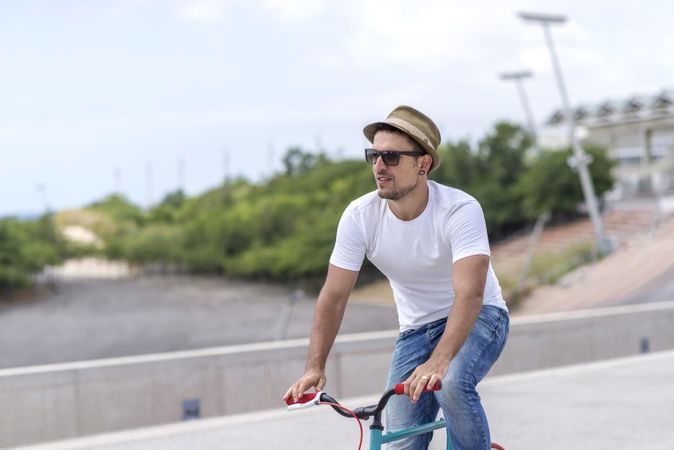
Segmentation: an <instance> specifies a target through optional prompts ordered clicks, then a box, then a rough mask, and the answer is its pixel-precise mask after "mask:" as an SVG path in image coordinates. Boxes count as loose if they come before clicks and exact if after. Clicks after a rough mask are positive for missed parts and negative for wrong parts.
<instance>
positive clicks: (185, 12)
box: [175, 0, 233, 24]
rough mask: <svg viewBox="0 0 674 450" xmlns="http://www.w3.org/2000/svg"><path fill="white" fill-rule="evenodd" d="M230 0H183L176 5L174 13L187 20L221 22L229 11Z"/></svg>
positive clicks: (210, 22) (208, 22)
mask: <svg viewBox="0 0 674 450" xmlns="http://www.w3.org/2000/svg"><path fill="white" fill-rule="evenodd" d="M232 4H233V2H232V1H230V0H183V1H179V2H178V3H177V5H176V9H175V13H176V15H177V16H178V17H179V18H181V19H183V20H186V21H189V22H198V23H206V24H213V23H222V22H224V21H225V20H226V19H227V17H228V14H229V12H230V9H231V6H232Z"/></svg>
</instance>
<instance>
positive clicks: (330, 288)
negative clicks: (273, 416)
mask: <svg viewBox="0 0 674 450" xmlns="http://www.w3.org/2000/svg"><path fill="white" fill-rule="evenodd" d="M363 132H364V134H365V136H366V137H367V139H368V140H369V141H370V142H371V143H372V148H371V149H366V150H365V158H366V160H367V161H368V162H370V163H371V164H372V168H373V173H374V177H375V182H376V185H377V190H376V191H373V192H371V193H369V194H366V195H364V196H362V197H360V198H358V199H356V200H354V201H353V202H352V203H351V204H350V205H349V206H348V207H347V208H346V210H345V211H344V213H343V215H342V218H341V220H340V222H339V226H338V229H337V237H336V242H335V247H334V250H333V252H332V256H331V257H330V264H329V267H328V274H327V277H326V280H325V284H324V285H323V288H322V290H321V292H320V294H319V297H318V301H317V304H316V311H315V315H314V321H313V325H312V329H311V338H310V344H309V351H308V355H307V363H306V371H305V373H304V375H303V376H302V377H301V378H300V379H299V380H297V381H296V382H295V383H294V384H293V385H292V386H291V387H290V388H289V389H288V391H287V392H286V393H285V396H284V398H288V397H290V396H292V397H293V398H294V399H295V400H296V399H297V398H299V397H300V396H301V395H302V394H303V393H304V392H305V391H306V390H308V389H310V388H312V387H313V388H314V389H317V390H321V389H322V388H323V386H324V385H325V383H326V377H325V364H326V361H327V358H328V354H329V352H330V349H331V347H332V344H333V342H334V340H335V337H336V335H337V332H338V330H339V326H340V324H341V321H342V317H343V315H344V310H345V308H346V303H347V300H348V297H349V295H350V293H351V290H352V289H353V286H354V284H355V282H356V279H357V277H358V273H359V271H360V268H361V264H362V262H363V258H364V257H367V258H368V260H370V261H371V262H372V263H373V264H374V265H375V266H376V267H377V268H378V269H379V270H380V271H381V272H382V273H383V274H384V275H386V277H387V278H388V279H389V282H390V284H391V288H392V290H393V294H394V298H395V302H396V306H397V310H398V319H399V324H400V337H399V339H398V341H397V342H396V346H395V350H394V353H393V358H392V362H391V368H390V372H389V379H388V388H391V387H392V386H394V385H395V384H397V383H404V385H405V393H406V394H407V395H408V397H409V399H410V400H411V401H407V400H406V399H403V398H400V397H398V398H393V399H391V401H390V403H389V407H388V413H387V414H388V416H387V423H388V429H389V430H393V431H395V430H398V429H402V428H406V427H409V426H412V425H415V424H421V423H426V422H430V421H432V420H434V419H435V417H436V415H437V413H438V409H439V408H442V411H443V414H444V417H445V419H446V420H447V423H448V435H449V437H450V439H451V440H452V444H453V446H454V448H456V449H461V450H473V449H476V450H477V449H488V448H489V443H490V435H489V425H488V422H487V418H486V416H485V413H484V410H483V408H482V405H481V402H480V397H479V395H478V393H477V390H476V385H477V384H478V383H479V382H480V380H482V378H484V376H485V375H486V374H487V372H488V371H489V369H490V368H491V367H492V365H493V364H494V362H495V361H496V360H497V358H498V357H499V355H500V354H501V351H502V350H503V347H504V345H505V342H506V340H507V335H508V329H509V319H508V313H507V307H506V304H505V301H504V300H503V297H502V295H501V288H500V286H499V283H498V280H497V279H496V275H495V274H494V270H493V268H492V266H491V263H490V258H489V255H490V251H489V241H488V238H487V229H486V225H485V220H484V215H483V213H482V209H481V207H480V205H479V203H478V202H477V200H475V199H474V198H473V197H471V196H470V195H468V194H466V193H464V192H462V191H460V190H458V189H454V188H451V187H448V186H443V185H441V184H438V183H436V182H434V181H429V180H428V174H429V172H430V171H431V170H433V169H435V168H436V167H438V165H439V164H440V158H439V155H438V153H437V147H438V145H439V144H440V139H441V138H440V131H439V130H438V128H437V126H436V125H435V123H434V122H433V121H432V120H431V119H430V118H429V117H427V116H426V115H424V114H422V113H421V112H419V111H417V110H416V109H414V108H411V107H409V106H399V107H397V108H395V109H394V110H393V111H392V112H391V113H390V114H389V115H388V117H387V118H386V119H385V120H383V121H381V122H375V123H372V124H370V125H368V126H366V127H365V128H364V130H363ZM438 381H441V382H442V389H441V390H440V391H437V392H435V393H434V394H433V395H424V396H420V393H421V392H422V391H423V389H424V388H426V387H428V388H431V387H433V386H434V385H435V384H436V383H437V382H438ZM431 436H432V435H431V434H425V435H420V436H415V437H413V438H409V439H407V440H404V441H399V442H396V443H392V444H390V446H389V448H405V449H415V450H416V449H427V448H428V444H429V442H430V439H431Z"/></svg>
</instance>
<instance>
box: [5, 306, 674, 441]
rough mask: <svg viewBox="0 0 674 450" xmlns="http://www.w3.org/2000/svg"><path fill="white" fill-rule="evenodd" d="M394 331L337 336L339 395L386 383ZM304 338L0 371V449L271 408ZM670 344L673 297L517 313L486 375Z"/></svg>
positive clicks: (332, 371)
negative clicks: (188, 413)
mask: <svg viewBox="0 0 674 450" xmlns="http://www.w3.org/2000/svg"><path fill="white" fill-rule="evenodd" d="M396 337H397V333H396V332H395V331H390V332H376V333H361V334H355V335H346V336H341V337H339V338H338V340H337V342H336V343H335V346H334V348H333V351H332V354H331V359H330V361H329V364H328V374H327V376H328V386H327V388H326V390H328V391H329V392H330V393H331V394H333V395H334V396H335V397H337V398H345V397H354V396H360V395H368V394H374V393H378V392H380V391H382V390H383V386H384V383H385V380H386V373H387V370H388V363H389V360H390V353H391V349H392V346H393V344H394V342H395V339H396ZM307 343H308V342H307V340H306V339H298V340H292V341H284V342H275V343H261V344H250V345H241V346H232V347H220V348H213V349H204V350H196V351H186V352H174V353H165V354H156V355H143V356H138V357H127V358H115V359H106V360H98V361H84V362H78V363H68V364H55V365H48V366H34V367H26V368H17V369H4V370H0V407H2V409H3V411H2V414H0V447H8V446H15V445H21V444H29V443H35V442H44V441H51V440H57V439H65V438H70V437H75V436H82V435H88V434H96V433H102V432H108V431H114V430H121V429H129V428H137V427H142V426H149V425H156V424H162V423H169V422H176V421H180V420H183V407H182V406H183V401H185V400H191V399H198V400H199V401H200V405H201V411H200V413H201V416H202V417H208V416H218V415H225V414H234V413H242V412H246V411H252V410H258V409H266V408H273V407H275V406H277V405H278V406H280V405H281V399H280V397H281V395H282V393H283V392H284V391H285V389H286V388H287V387H288V385H289V384H290V383H291V382H293V381H294V380H295V379H296V378H297V377H298V376H299V375H301V373H302V371H303V368H304V358H305V355H306V346H307ZM672 348H674V302H669V303H657V304H647V305H636V306H629V307H616V308H610V309H603V310H590V311H580V312H572V313H563V314H549V315H545V316H536V317H528V318H519V319H514V320H513V321H512V324H511V333H510V339H509V343H508V345H507V347H506V350H505V351H504V353H503V355H502V356H501V359H500V360H499V362H498V363H497V365H496V366H495V367H494V369H493V371H492V374H504V373H512V372H520V371H526V370H534V369H541V368H546V367H553V366H559V365H565V364H574V363H581V362H587V361H594V360H599V359H607V358H613V357H619V356H626V355H632V354H636V353H639V352H641V351H643V350H646V349H647V350H648V351H658V350H665V349H672Z"/></svg>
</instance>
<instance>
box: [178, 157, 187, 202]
mask: <svg viewBox="0 0 674 450" xmlns="http://www.w3.org/2000/svg"><path fill="white" fill-rule="evenodd" d="M178 189H179V190H180V191H182V192H183V193H185V190H186V189H187V187H186V186H185V158H183V157H182V156H179V157H178Z"/></svg>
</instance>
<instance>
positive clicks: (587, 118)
mask: <svg viewBox="0 0 674 450" xmlns="http://www.w3.org/2000/svg"><path fill="white" fill-rule="evenodd" d="M572 112H573V118H574V120H575V121H576V123H577V124H578V125H584V126H588V127H591V126H594V125H597V126H599V125H607V124H618V123H622V122H629V121H633V120H635V119H645V118H651V117H663V116H674V89H663V90H662V91H660V92H658V93H656V94H654V95H649V96H645V95H633V96H631V97H628V98H626V99H622V100H612V99H607V100H603V101H601V102H598V103H593V104H582V105H578V106H576V107H574V108H573V109H572ZM565 121H566V118H565V116H564V111H563V110H562V109H557V110H555V111H553V113H552V114H551V115H550V117H549V118H548V119H547V120H546V121H545V124H546V125H547V126H557V125H561V124H563V123H564V122H565Z"/></svg>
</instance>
